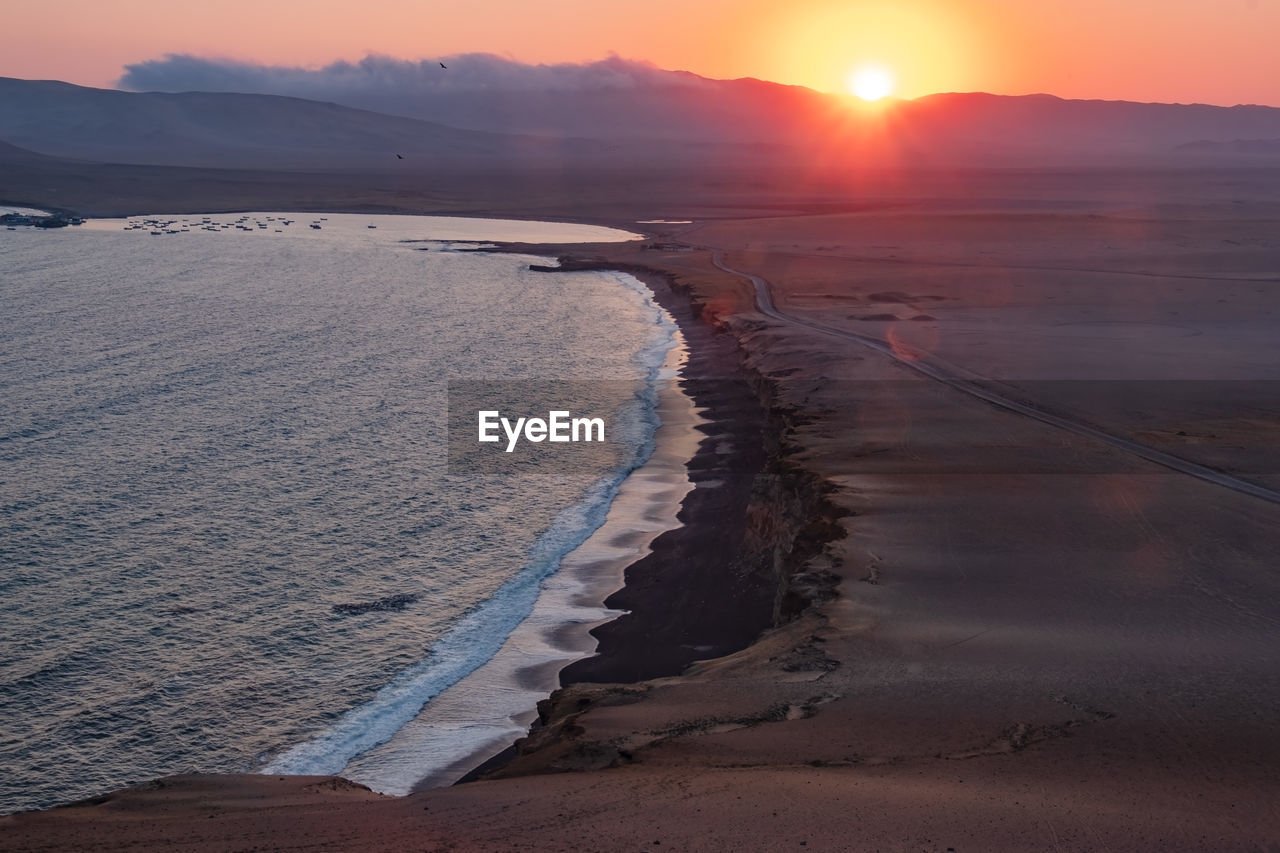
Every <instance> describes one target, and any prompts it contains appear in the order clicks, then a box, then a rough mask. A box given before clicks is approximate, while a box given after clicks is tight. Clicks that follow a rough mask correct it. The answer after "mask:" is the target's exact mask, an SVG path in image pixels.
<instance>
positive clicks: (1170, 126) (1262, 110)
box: [0, 72, 1280, 172]
mask: <svg viewBox="0 0 1280 853" xmlns="http://www.w3.org/2000/svg"><path fill="white" fill-rule="evenodd" d="M317 93H318V94H324V92H323V91H317ZM331 94H333V95H334V96H335V98H337V97H341V98H342V99H343V101H345V102H344V103H338V102H335V101H333V100H316V99H312V98H300V97H295V96H292V95H285V94H267V93H244V92H208V91H186V92H128V91H121V90H115V89H94V88H87V87H82V86H75V85H72V84H69V83H62V82H57V81H33V80H18V79H12V78H0V142H4V143H7V144H8V145H9V146H16V147H18V148H21V149H27V150H29V151H31V152H37V153H39V154H43V155H47V156H51V157H57V158H69V159H75V160H87V161H94V162H105V163H127V164H135V165H141V164H147V165H168V166H200V167H217V168H261V169H273V170H316V169H320V170H328V169H342V170H352V171H363V170H386V171H391V170H395V169H401V170H413V171H416V172H421V171H423V170H426V171H430V170H441V169H449V170H455V171H457V170H463V171H469V170H484V169H487V168H495V167H501V168H503V169H515V170H519V169H522V168H538V169H547V168H553V169H554V168H565V169H602V170H614V171H616V170H620V169H621V170H636V169H638V170H642V171H643V170H644V169H650V168H663V167H666V168H679V169H687V168H707V167H713V166H726V165H732V166H734V167H737V168H742V169H751V168H770V167H774V166H777V165H779V164H793V165H794V164H800V165H804V164H817V165H820V166H824V167H825V166H834V167H840V166H841V165H844V164H850V165H866V164H872V165H875V164H893V165H897V166H903V165H905V166H912V165H947V166H952V165H1035V166H1053V165H1082V164H1109V163H1116V164H1121V165H1132V164H1154V165H1160V164H1165V163H1168V164H1177V163H1186V162H1191V163H1214V164H1231V163H1238V162H1249V163H1257V162H1272V161H1276V158H1277V157H1280V142H1277V140H1280V109H1277V108H1273V107H1263V106H1236V107H1218V106H1207V105H1179V104H1139V103H1130V102H1123V101H1081V100H1064V99H1061V98H1057V97H1053V96H1049V95H1028V96H999V95H989V94H981V93H972V94H939V95H931V96H928V97H923V98H918V99H915V100H903V101H887V102H883V103H879V104H874V105H867V104H863V103H861V102H857V101H855V99H853V98H851V97H846V96H840V95H833V94H826V93H820V92H816V91H813V90H810V89H805V88H802V87H797V86H784V85H779V84H775V83H768V82H764V81H759V80H751V79H744V80H710V79H707V78H702V77H697V76H696V75H691V74H679V73H677V72H660V73H659V74H655V75H651V76H650V77H649V78H646V79H639V80H633V81H630V82H629V84H628V85H625V86H618V85H614V86H597V87H591V86H576V87H572V88H565V87H561V88H545V89H523V90H522V89H518V88H506V89H504V88H495V87H492V86H486V87H478V88H470V89H467V88H459V89H439V88H435V89H433V88H429V87H428V88H424V89H423V90H421V91H418V92H413V91H406V92H401V93H399V94H398V95H397V94H396V91H394V90H390V91H389V90H386V89H379V90H372V91H371V90H368V89H363V90H360V89H357V90H342V89H340V88H336V89H335V90H334V91H333V92H332V93H331ZM393 113H395V114H393ZM0 162H8V163H12V162H15V155H14V153H13V151H11V150H10V151H8V152H7V153H0Z"/></svg>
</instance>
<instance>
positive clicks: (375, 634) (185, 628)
mask: <svg viewBox="0 0 1280 853" xmlns="http://www.w3.org/2000/svg"><path fill="white" fill-rule="evenodd" d="M312 225H316V226H318V227H315V228H313V227H311V226H312ZM370 226H374V227H370ZM632 236H633V235H628V234H626V233H624V232H618V231H609V230H607V229H592V228H589V227H586V226H576V225H565V224H549V223H509V222H499V221H490V220H450V219H439V218H425V217H398V216H397V217H392V216H378V217H370V216H363V215H337V214H325V215H324V216H323V217H321V216H318V215H309V214H280V213H275V214H266V213H260V214H238V215H228V214H219V215H211V216H208V217H199V216H195V217H193V216H186V217H159V218H152V219H151V220H150V221H148V222H144V221H143V220H142V219H135V220H130V221H127V222H124V221H103V222H94V223H90V224H88V225H86V226H83V227H80V228H67V229H61V230H57V231H36V230H34V229H29V228H24V229H19V230H17V231H13V232H0V295H2V297H3V304H4V306H5V311H4V312H2V313H0V399H3V401H4V402H3V407H2V408H0V593H2V594H0V624H3V626H4V629H3V632H2V634H0V763H2V764H3V766H4V767H5V769H6V773H5V774H2V775H0V812H12V811H16V810H21V809H27V808H36V807H41V806H47V805H51V804H54V803H57V802H63V801H68V800H71V799H75V798H79V797H85V796H91V795H94V794H97V793H101V792H103V791H106V790H110V789H113V788H116V787H120V786H122V785H125V784H129V783H133V782H138V781H142V780H145V779H148V778H151V777H155V776H159V775H164V774H170V773H177V772H187V771H204V772H243V771H261V770H270V771H271V772H340V771H342V770H343V769H344V768H345V767H347V766H348V764H353V766H356V767H360V766H363V767H364V768H365V770H364V772H365V773H366V775H369V774H370V773H372V775H374V776H376V775H377V774H376V772H373V771H370V770H369V769H368V767H369V764H370V762H369V759H368V758H367V756H369V755H371V754H376V748H378V747H379V745H380V744H384V743H385V742H387V741H388V740H392V739H393V737H394V736H395V735H396V733H397V731H399V730H400V729H401V728H402V727H404V726H405V725H406V723H409V722H410V721H411V720H414V719H415V717H416V716H417V715H418V714H419V712H420V711H421V709H422V706H423V705H424V704H426V703H429V701H430V700H431V699H432V698H433V697H435V696H437V695H438V694H440V693H441V692H442V691H445V690H447V689H448V688H449V687H450V686H451V685H455V684H457V683H458V682H460V681H461V680H462V679H464V678H465V677H466V676H467V675H469V674H470V673H472V672H473V671H475V670H476V669H477V668H478V667H481V666H483V665H484V664H485V663H486V662H487V661H490V660H491V659H493V658H494V656H495V654H496V652H497V651H498V649H499V648H500V647H502V645H503V643H504V642H505V641H506V640H507V638H508V637H509V636H511V635H512V632H513V630H515V629H516V627H517V626H518V625H520V624H521V622H522V620H524V619H525V618H526V617H527V616H528V614H529V612H530V610H531V609H532V608H533V605H534V600H535V599H536V598H537V596H538V594H539V591H540V590H541V589H543V588H544V586H545V584H546V583H547V582H548V578H550V577H553V575H554V573H555V572H556V570H557V568H558V567H559V564H560V561H561V560H562V558H563V557H564V555H565V554H567V553H569V552H570V551H573V550H574V549H575V548H577V547H578V546H579V545H581V543H582V542H583V541H584V540H585V539H587V537H588V536H589V535H590V534H591V532H592V531H593V530H595V529H596V528H597V527H599V525H600V524H601V522H602V520H603V519H604V516H605V513H606V512H607V511H608V509H609V506H610V502H611V501H612V500H613V497H614V495H615V494H616V492H617V490H618V487H619V484H620V483H621V482H622V481H623V479H624V477H625V476H626V474H627V472H629V471H630V470H632V469H634V468H635V467H636V466H637V465H639V464H640V463H641V462H643V461H644V459H645V458H646V456H647V454H648V453H649V452H650V450H651V449H652V441H653V430H654V428H655V427H656V424H657V418H656V417H655V415H654V403H655V396H654V391H653V387H654V382H655V380H656V378H657V376H658V368H659V366H660V365H661V364H662V363H663V361H664V359H665V358H667V356H668V354H669V352H670V351H671V349H672V347H673V345H674V342H675V340H676V334H675V329H674V326H673V324H672V322H671V320H670V318H669V316H667V315H666V314H665V312H663V311H662V310H661V309H660V308H659V307H657V306H656V305H655V304H654V303H653V302H652V301H651V299H650V298H649V295H648V293H647V291H646V290H645V289H644V288H643V287H642V286H640V284H639V283H638V282H636V281H635V280H634V279H631V278H629V277H627V276H622V275H619V274H613V273H572V274H567V273H566V274H561V273H554V274H545V273H536V272H532V271H530V270H529V269H528V266H529V263H530V262H531V261H532V260H534V259H532V258H529V257H527V256H519V255H507V254H497V253H485V252H472V251H464V250H466V249H471V248H475V244H474V243H463V242H460V241H485V240H517V241H525V242H570V241H582V240H592V241H599V240H608V239H629V238H631V237H632ZM453 379H465V380H472V381H474V380H485V381H487V380H493V381H498V380H535V379H536V380H546V379H555V380H592V381H598V380H601V379H610V380H621V381H624V382H628V383H631V384H632V385H634V386H635V387H636V388H637V389H639V390H638V391H637V393H636V394H635V395H634V396H633V397H631V398H630V399H628V400H626V401H625V408H619V410H618V411H617V412H616V413H615V420H616V422H617V423H618V424H620V425H622V426H624V427H625V428H624V429H622V430H621V432H620V433H619V434H620V435H621V436H623V439H622V443H621V445H620V447H621V450H620V451H619V452H618V453H615V454H614V455H613V456H611V457H609V458H608V459H607V460H605V462H600V461H599V460H596V461H595V462H594V463H591V464H588V462H587V461H583V462H582V463H581V464H579V462H578V460H577V458H575V457H571V456H566V457H565V459H566V461H565V463H564V464H563V465H561V466H558V467H559V469H560V470H558V471H557V472H556V473H555V474H554V475H552V474H548V473H545V472H541V473H540V472H536V471H535V472H530V473H526V474H523V475H521V476H513V477H502V478H498V477H492V476H490V477H482V478H473V477H471V476H469V475H468V472H466V471H459V470H451V469H450V466H449V460H448V455H447V448H446V445H447V442H446V435H445V429H446V423H445V410H446V408H447V405H448V400H447V394H448V388H449V384H448V383H449V381H450V380H453ZM646 389H648V390H646ZM565 450H566V451H568V450H570V448H569V447H568V446H566V448H565ZM583 458H584V460H585V457H583ZM393 742H395V741H393ZM383 748H384V749H385V748H386V747H383ZM371 751H373V752H371ZM445 751H446V752H448V748H446V749H445ZM462 754H464V753H459V755H462ZM362 756H366V757H365V758H364V759H363V762H364V763H363V765H362V764H361V761H362ZM375 763H376V762H375ZM397 773H398V777H397V778H408V776H411V775H412V771H408V770H400V771H397ZM406 774H408V776H406ZM356 775H358V774H356ZM397 784H400V785H401V786H403V782H399V783H397ZM392 787H395V786H394V785H393V786H392Z"/></svg>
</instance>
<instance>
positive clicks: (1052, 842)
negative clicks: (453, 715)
mask: <svg viewBox="0 0 1280 853" xmlns="http://www.w3.org/2000/svg"><path fill="white" fill-rule="evenodd" d="M1276 180H1277V179H1276V176H1275V175H1274V174H1273V173H1271V172H1262V171H1260V172H1259V173H1256V174H1250V175H1240V174H1235V173H1205V174H1191V173H1186V174H1183V173H1178V174H1145V175H1143V174H1120V175H1117V174H1110V173H1097V174H1089V173H1081V174H1074V175H1063V174H1058V173H1043V174H1031V173H1025V174H1019V173H1012V172H1011V173H991V174H989V175H987V176H982V175H976V174H975V175H971V176H969V177H968V178H965V177H964V176H954V175H953V176H949V177H941V178H934V179H930V180H928V181H924V180H922V181H921V182H918V183H914V184H912V183H901V182H899V183H896V184H894V183H893V182H888V181H886V182H881V183H875V182H868V183H867V184H866V185H865V186H864V187H863V188H862V189H860V190H858V191H857V192H853V191H848V192H845V191H839V190H838V189H831V190H829V191H822V192H819V191H817V190H812V189H810V190H807V191H806V190H804V189H803V188H801V187H796V186H794V185H791V184H788V185H787V189H786V190H785V191H783V190H782V189H778V188H776V187H774V188H771V187H770V186H765V185H761V186H757V187H754V188H752V189H750V190H749V191H748V190H738V189H734V190H733V191H728V190H724V191H711V190H709V189H708V188H706V187H695V186H680V185H678V182H672V184H670V185H665V184H656V185H654V186H651V187H648V188H646V189H645V190H644V191H642V192H637V193H635V194H632V195H626V194H618V193H616V192H615V190H616V189H617V188H616V187H612V188H611V187H608V186H601V187H600V188H597V189H596V190H593V191H592V192H596V193H599V196H598V197H597V201H598V202H599V203H598V204H597V205H596V207H595V208H594V209H593V207H592V199H591V198H590V193H586V192H584V193H582V194H577V195H574V196H572V197H562V198H556V197H555V195H554V193H551V192H550V191H548V193H547V194H546V195H545V196H543V195H539V194H538V193H537V192H534V193H531V194H529V195H526V196H524V199H525V201H524V203H523V204H522V205H520V206H519V209H515V210H512V209H510V208H508V209H507V210H506V211H505V212H506V214H507V215H520V216H529V217H534V216H546V217H547V218H553V216H554V215H556V214H557V213H558V215H559V216H563V217H570V218H577V219H581V220H584V221H595V222H600V223H602V224H614V225H616V224H623V223H629V225H630V227H632V228H635V229H640V230H645V231H646V233H647V235H648V236H647V238H646V240H645V241H643V242H639V243H630V244H616V245H603V244H601V245H593V246H577V247H568V246H562V247H555V246H550V247H548V246H542V247H529V246H513V247H511V249H512V250H513V251H525V252H530V251H534V252H535V253H537V254H543V255H547V254H551V255H557V254H558V255H562V256H564V263H565V265H566V266H573V265H578V266H581V267H603V268H612V269H621V270H626V271H630V272H633V273H635V274H637V275H638V276H640V277H641V278H642V280H644V281H646V282H648V283H650V284H651V285H652V286H653V287H654V290H655V293H656V295H657V298H658V299H659V300H660V301H661V302H662V303H663V305H664V306H666V307H667V308H668V310H670V311H671V312H672V314H673V315H674V316H675V317H676V319H677V321H678V322H679V323H680V324H681V327H682V331H683V333H684V335H685V338H686V341H687V344H688V347H689V361H688V364H687V365H686V367H685V374H684V376H685V379H684V382H685V389H686V391H687V392H688V393H689V394H690V395H691V397H692V399H693V400H694V402H695V403H696V405H697V406H699V407H700V408H701V409H703V410H704V416H705V417H706V418H707V421H708V422H707V424H705V425H703V427H702V428H701V429H702V431H703V432H704V433H706V438H705V439H704V440H703V441H702V443H701V446H700V448H699V450H698V453H697V455H696V456H695V457H694V459H693V461H692V462H691V463H690V479H691V480H692V482H693V483H694V486H695V488H694V489H693V490H692V491H691V492H689V493H688V495H687V496H685V498H684V503H683V508H682V510H681V513H680V520H681V521H682V522H683V525H684V526H682V527H680V528H678V529H677V530H674V531H671V532H668V533H666V534H663V535H661V536H659V537H658V538H657V539H656V540H655V541H654V543H653V553H652V554H651V555H650V556H648V557H646V558H644V559H643V560H641V561H639V562H637V563H635V564H633V565H631V566H630V567H628V569H627V571H626V575H625V582H626V585H625V587H624V588H623V589H622V590H621V591H619V592H617V593H615V594H613V595H610V596H609V597H607V598H606V600H605V602H604V603H605V604H606V606H609V607H614V608H618V609H625V610H629V611H631V612H630V614H629V615H627V616H624V617H623V618H621V619H618V620H616V621H614V622H610V623H608V624H605V625H602V626H600V627H599V628H597V629H596V630H595V631H594V634H595V636H596V637H597V639H598V640H599V643H600V648H599V652H600V654H599V655H598V656H597V657H593V658H588V659H585V660H583V661H580V662H578V663H575V664H573V665H571V666H570V667H568V668H567V669H566V670H565V671H563V672H562V673H561V677H560V680H561V682H562V684H563V685H564V686H563V687H562V688H561V689H560V690H558V691H556V692H555V693H554V694H553V695H552V696H551V697H549V698H548V699H547V700H545V701H543V702H542V703H541V704H540V705H539V722H538V724H537V725H536V726H535V728H534V729H533V731H532V732H531V734H530V735H529V736H528V737H527V738H525V739H523V740H522V741H520V742H518V743H517V744H516V745H515V746H514V747H513V748H511V749H510V750H508V751H507V752H505V753H504V754H503V755H501V756H500V757H499V758H498V759H497V760H495V761H492V762H489V763H488V764H486V765H485V766H483V767H481V768H479V769H478V770H477V771H476V772H474V773H472V774H470V776H469V777H468V779H469V780H470V781H467V782H465V783H464V784H459V785H454V786H451V787H447V788H436V789H431V790H423V791H420V792H418V793H415V794H413V795H411V796H408V797H403V798H391V797H383V796H379V795H376V794H373V793H371V792H369V791H367V790H364V789H361V788H359V787H358V786H354V785H351V784H350V783H346V782H343V781H340V780H334V779H328V778H324V779H319V778H306V777H279V778H278V777H262V776H244V777H239V776H222V777H218V776H186V777H174V778H171V779H167V780H162V781H159V782H153V783H148V784H144V785H140V786H138V787H136V788H131V789H128V790H126V791H123V792H118V793H115V794H110V795H105V796H104V797H101V798H97V799H95V800H93V801H90V802H86V803H81V804H75V805H73V806H70V807H64V808H60V809H54V810H50V811H46V812H40V813H28V814H21V815H16V816H10V817H5V818H0V849H5V850H15V851H16V850H42V849H45V850H51V849H102V850H112V849H118V850H123V849H130V850H147V849H157V850H158V849H179V850H228V849H245V850H247V849H254V848H258V849H296V850H349V849H359V850H403V849H426V850H517V849H529V850H602V851H604V850H618V849H641V848H643V849H667V850H669V849H675V850H723V849H726V848H728V849H744V850H779V849H801V848H803V849H806V850H813V849H818V850H937V851H946V850H956V851H963V850H993V849H1008V850H1026V849H1046V850H1082V851H1083V850H1106V849H1111V850H1170V849H1208V850H1271V849H1275V844H1276V842H1277V839H1280V807H1278V806H1277V803H1280V770H1278V768H1280V730H1278V729H1277V727H1276V724H1275V712H1274V709H1275V708H1276V707H1280V676H1278V673H1280V604H1278V603H1280V577H1278V576H1277V574H1276V572H1275V568H1276V557H1275V555H1276V554H1280V504H1277V503H1276V502H1274V501H1272V500H1270V499H1268V497H1267V494H1268V493H1270V491H1271V490H1273V489H1276V488H1278V487H1280V475H1278V472H1280V468H1277V467H1276V463H1277V462H1280V458H1277V456H1276V453H1277V450H1276V448H1277V447H1278V446H1280V441H1278V440H1277V439H1280V395H1277V394H1276V393H1275V389H1276V388H1277V387H1278V385H1277V383H1278V382H1280V367H1277V365H1280V357H1278V356H1280V352H1277V349H1276V347H1277V342H1276V340H1275V338H1274V336H1273V335H1271V334H1269V330H1270V329H1272V328H1273V327H1274V324H1275V314H1274V312H1276V311H1277V310H1280V299H1278V297H1280V290H1277V288H1280V238H1278V237H1277V236H1276V235H1277V234H1280V205H1277V204H1275V203H1274V202H1272V201H1270V199H1273V198H1275V197H1277V196H1276V186H1275V184H1276ZM778 186H779V187H781V186H782V184H781V183H780V184H779V185H778ZM144 189H145V188H144ZM263 193H264V194H265V195H268V196H269V195H270V189H269V188H266V189H263ZM611 193H612V194H611ZM837 195H838V196H840V198H839V199H838V200H835V201H833V199H832V198H831V196H837ZM497 196H498V191H497V190H496V189H495V190H493V195H491V196H487V195H486V194H485V193H484V192H481V191H476V193H474V194H472V195H467V196H463V195H461V194H458V195H456V197H451V198H449V199H446V200H443V201H439V203H436V204H426V203H423V202H422V200H419V202H418V203H419V204H420V205H421V209H422V210H423V211H424V212H425V211H427V210H431V211H436V212H439V211H443V210H452V211H459V210H469V211H474V212H480V211H483V212H498V211H501V210H502V208H501V204H500V202H499V201H498V198H497ZM605 198H628V199H630V201H628V202H626V203H621V202H610V203H606V202H604V201H601V200H600V199H605ZM1032 198H1034V199H1035V203H1034V205H1032V204H1031V203H1029V202H1028V201H1027V199H1032ZM288 200H289V199H288V197H286V196H283V195H281V196H277V197H275V204H272V205H271V207H273V208H277V207H281V206H282V204H281V203H282V202H284V203H285V205H284V206H287V202H288ZM154 201H155V200H154V199H152V198H148V199H146V202H147V203H148V204H152V203H154ZM258 201H259V203H261V200H260V199H259V200H258ZM349 202H350V199H347V198H343V199H341V200H338V201H335V202H334V205H335V206H336V207H338V206H343V205H349ZM375 203H377V202H375ZM397 203H400V204H405V205H410V204H412V203H413V202H412V201H411V200H407V199H401V200H400V201H399V202H397ZM593 211H594V212H593ZM637 219H670V220H685V219H688V220H692V221H691V222H689V223H688V224H670V225H664V224H650V225H636V224H635V220H637ZM535 250H536V251H535ZM717 260H718V261H719V263H717ZM751 276H755V277H757V278H758V279H760V280H762V281H763V282H764V283H765V285H766V286H767V291H768V294H769V298H770V301H771V305H772V308H773V309H774V310H773V311H772V312H770V311H766V310H763V309H764V307H765V306H762V305H760V304H759V302H758V295H757V288H756V286H755V284H753V281H752V280H751V278H750V277H751ZM833 331H834V332H836V333H833ZM841 332H848V333H851V336H842V335H841V334H838V333H841ZM860 337H865V338H867V339H871V340H874V341H878V342H880V343H881V344H882V345H883V346H885V347H888V348H889V349H890V350H892V352H891V353H890V354H886V353H885V352H884V351H883V349H877V348H876V347H872V346H868V345H867V344H866V343H864V342H860V340H859V338H860ZM914 358H919V359H925V360H929V361H930V363H935V364H939V365H945V366H947V367H948V369H951V370H955V371H958V372H962V373H963V375H965V376H966V377H969V378H971V379H973V380H974V381H976V382H980V383H983V384H984V386H985V387H988V388H990V389H993V391H992V393H998V394H999V395H1001V397H1002V398H1009V399H1017V400H1020V401H1022V402H1023V403H1025V404H1026V405H1030V406H1034V407H1036V408H1037V409H1038V410H1044V411H1049V412H1052V413H1054V414H1055V416H1057V417H1060V418H1063V419H1065V420H1068V421H1070V422H1071V423H1076V424H1083V425H1087V426H1088V427H1089V429H1091V430H1095V431H1097V432H1098V433H1102V434H1105V435H1106V436H1109V437H1114V438H1116V439H1118V442H1117V443H1108V442H1106V441H1100V440H1098V439H1097V438H1095V437H1090V435H1089V434H1088V433H1087V432H1080V431H1072V430H1070V429H1064V428H1061V427H1059V426H1055V425H1054V424H1052V423H1049V422H1045V421H1043V420H1037V419H1035V418H1033V417H1028V416H1026V415H1024V414H1019V413H1018V412H1017V411H1013V410H1010V409H1009V408H1007V407H1006V408H1002V407H1001V406H999V405H993V404H992V403H991V402H990V401H987V400H984V399H981V398H978V397H975V396H972V395H970V394H966V393H962V392H960V391H958V390H957V389H956V388H954V387H950V386H948V385H947V384H946V383H945V382H940V381H937V380H936V379H932V378H930V377H929V376H928V375H925V374H922V373H921V372H920V371H918V370H914V369H912V368H911V366H910V365H908V364H905V363H904V362H905V361H910V360H912V359H914ZM1126 442H1127V443H1133V444H1137V445H1141V446H1143V447H1150V448H1155V449H1158V450H1160V451H1162V452H1165V453H1169V454H1173V455H1176V456H1177V457H1179V458H1182V459H1186V460H1188V461H1190V462H1193V463H1195V464H1197V465H1201V466H1206V467H1208V468H1211V469H1212V470H1214V471H1216V472H1218V473H1220V474H1222V475H1223V476H1224V477H1226V478H1229V479H1231V480H1232V481H1239V482H1243V483H1250V484H1253V485H1254V486H1256V487H1257V489H1256V490H1255V493H1246V492H1243V491H1241V490H1239V489H1236V488H1232V487H1231V486H1230V484H1227V485H1224V484H1223V483H1222V482H1211V481H1209V480H1206V479H1204V478H1202V477H1197V476H1192V475H1189V474H1187V473H1185V472H1181V471H1176V470H1172V469H1171V468H1169V467H1168V466H1166V465H1162V464H1159V463H1158V462H1155V461H1152V460H1151V459H1150V458H1147V457H1144V456H1142V455H1140V454H1138V453H1134V452H1131V451H1129V450H1126V449H1125V443H1126Z"/></svg>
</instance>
